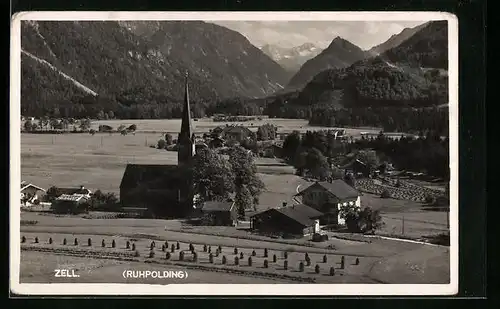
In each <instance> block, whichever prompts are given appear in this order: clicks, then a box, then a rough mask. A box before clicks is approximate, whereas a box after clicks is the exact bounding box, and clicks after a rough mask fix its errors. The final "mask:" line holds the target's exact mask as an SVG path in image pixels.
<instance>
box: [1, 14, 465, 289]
mask: <svg viewBox="0 0 500 309" xmlns="http://www.w3.org/2000/svg"><path fill="white" fill-rule="evenodd" d="M22 20H57V21H62V20H69V21H73V20H206V21H215V20H235V21H242V20H245V21H251V20H254V21H260V20H267V21H278V20H283V21H300V20H315V21H320V20H323V21H403V20H404V21H410V20H415V21H431V20H447V21H448V61H449V72H448V74H449V82H450V86H449V102H450V104H449V111H450V116H449V125H450V128H449V130H450V131H449V132H450V134H449V135H450V168H451V175H450V179H451V180H450V200H451V201H453V203H452V204H451V205H450V242H451V243H450V268H451V269H450V284H390V285H386V284H227V285H225V284H224V285H221V284H215V285H212V284H177V285H176V284H172V285H148V284H78V283H70V284H54V283H52V284H22V283H20V282H19V271H20V243H19V239H20V206H19V199H18V198H16V197H18V196H20V188H19V183H20V182H21V164H20V163H21V162H20V158H21V154H20V148H21V147H20V145H21V143H20V136H21V134H20V129H19V128H20V117H21V113H20V101H21V100H20V89H21V87H20V80H21V74H20V71H21V68H20V63H21V53H20V47H21V40H20V39H21V36H20V28H21V27H20V25H21V21H22ZM11 34H12V35H11V55H10V56H11V83H10V89H11V101H10V107H11V109H10V172H11V174H10V184H11V188H10V197H11V201H10V206H11V207H10V253H11V254H10V288H11V292H12V293H15V294H20V295H53V294H54V293H57V294H58V295H244V296H250V295H265V296H277V295H292V296H297V295H318V296H320V295H377V296H378V295H453V294H456V293H458V19H457V17H456V16H455V15H453V14H451V13H444V12H90V11H85V12H83V11H80V12H20V13H17V14H15V15H14V16H13V18H12V24H11Z"/></svg>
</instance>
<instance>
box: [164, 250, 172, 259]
mask: <svg viewBox="0 0 500 309" xmlns="http://www.w3.org/2000/svg"><path fill="white" fill-rule="evenodd" d="M170 257H171V255H170V252H167V253H166V254H165V259H167V260H170Z"/></svg>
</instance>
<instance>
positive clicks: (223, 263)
mask: <svg viewBox="0 0 500 309" xmlns="http://www.w3.org/2000/svg"><path fill="white" fill-rule="evenodd" d="M226 263H227V259H226V256H225V255H224V256H223V257H222V265H226Z"/></svg>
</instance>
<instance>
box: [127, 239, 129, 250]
mask: <svg viewBox="0 0 500 309" xmlns="http://www.w3.org/2000/svg"><path fill="white" fill-rule="evenodd" d="M127 249H130V241H128V240H127Z"/></svg>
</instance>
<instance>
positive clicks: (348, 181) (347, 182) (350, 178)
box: [344, 173, 356, 188]
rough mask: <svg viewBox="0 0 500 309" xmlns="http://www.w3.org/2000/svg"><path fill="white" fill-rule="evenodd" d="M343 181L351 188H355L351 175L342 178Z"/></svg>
mask: <svg viewBox="0 0 500 309" xmlns="http://www.w3.org/2000/svg"><path fill="white" fill-rule="evenodd" d="M344 181H345V183H346V184H348V185H350V186H351V187H353V188H356V181H355V180H354V176H353V175H352V174H351V173H347V174H346V175H345V176H344Z"/></svg>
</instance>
